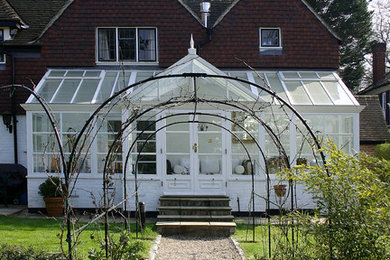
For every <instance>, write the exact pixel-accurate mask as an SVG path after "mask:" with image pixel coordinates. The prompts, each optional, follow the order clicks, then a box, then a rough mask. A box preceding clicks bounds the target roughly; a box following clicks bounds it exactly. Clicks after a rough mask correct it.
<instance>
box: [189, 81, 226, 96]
mask: <svg viewBox="0 0 390 260" xmlns="http://www.w3.org/2000/svg"><path fill="white" fill-rule="evenodd" d="M196 88H197V94H198V97H201V98H205V99H217V100H221V99H222V100H226V99H227V96H226V95H227V90H226V80H220V79H217V80H216V79H212V78H197V79H196Z"/></svg>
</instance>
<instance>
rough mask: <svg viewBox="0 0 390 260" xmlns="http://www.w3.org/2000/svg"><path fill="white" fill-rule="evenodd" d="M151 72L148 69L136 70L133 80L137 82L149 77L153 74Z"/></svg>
mask: <svg viewBox="0 0 390 260" xmlns="http://www.w3.org/2000/svg"><path fill="white" fill-rule="evenodd" d="M153 74H154V73H153V72H151V71H148V72H141V71H138V72H137V76H136V78H135V82H138V81H141V80H145V79H147V78H150V77H152V76H153Z"/></svg>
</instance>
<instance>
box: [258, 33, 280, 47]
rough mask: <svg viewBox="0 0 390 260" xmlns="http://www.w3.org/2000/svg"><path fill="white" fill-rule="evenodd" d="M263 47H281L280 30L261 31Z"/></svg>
mask: <svg viewBox="0 0 390 260" xmlns="http://www.w3.org/2000/svg"><path fill="white" fill-rule="evenodd" d="M261 47H280V46H279V29H261Z"/></svg>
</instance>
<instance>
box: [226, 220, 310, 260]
mask: <svg viewBox="0 0 390 260" xmlns="http://www.w3.org/2000/svg"><path fill="white" fill-rule="evenodd" d="M282 229H285V228H284V227H282V226H275V225H273V226H271V248H272V256H274V254H275V248H276V247H277V246H280V245H281V244H284V243H286V242H287V240H286V238H285V236H284V235H283V232H282ZM287 232H288V239H291V229H289V230H288V231H287ZM233 238H234V239H235V240H236V241H237V242H239V243H240V247H241V248H242V250H243V251H244V254H245V256H246V258H247V259H248V260H253V259H268V256H269V255H268V251H269V250H268V241H269V240H268V226H267V225H256V226H255V242H253V229H252V225H247V224H237V228H236V232H235V233H234V234H233ZM309 239H310V238H309ZM295 242H296V241H295ZM303 243H304V241H303V238H302V237H300V240H299V244H300V245H301V246H302V244H303Z"/></svg>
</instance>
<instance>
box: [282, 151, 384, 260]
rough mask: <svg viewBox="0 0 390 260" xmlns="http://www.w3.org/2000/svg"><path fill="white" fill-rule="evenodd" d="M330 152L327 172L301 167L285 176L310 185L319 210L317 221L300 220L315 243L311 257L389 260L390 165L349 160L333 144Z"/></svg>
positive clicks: (357, 157)
mask: <svg viewBox="0 0 390 260" xmlns="http://www.w3.org/2000/svg"><path fill="white" fill-rule="evenodd" d="M324 150H325V152H326V155H327V161H326V166H327V170H326V169H325V168H324V167H320V166H316V167H313V166H298V167H297V169H294V170H290V171H285V172H284V173H283V175H282V177H283V178H285V179H289V180H293V181H296V182H301V183H304V184H305V186H306V187H307V189H308V190H309V191H310V192H311V193H312V194H313V198H314V199H315V201H316V204H317V211H316V216H315V217H314V218H313V217H311V216H307V215H304V214H303V215H300V214H296V215H295V217H296V218H297V219H298V223H300V228H301V229H302V233H306V234H307V235H308V236H313V237H314V242H313V243H312V244H309V245H306V246H308V248H306V253H307V252H308V251H309V252H310V255H312V256H314V258H318V259H330V258H334V259H388V258H389V257H390V207H389V205H390V162H389V161H387V160H381V159H378V158H375V157H370V156H367V155H359V154H357V155H355V156H347V155H345V154H344V153H343V152H342V151H340V150H337V148H336V146H335V145H333V144H331V145H330V146H329V147H328V148H325V149H324ZM298 251H299V250H298ZM295 257H297V258H298V259H299V257H298V256H297V254H295Z"/></svg>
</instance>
